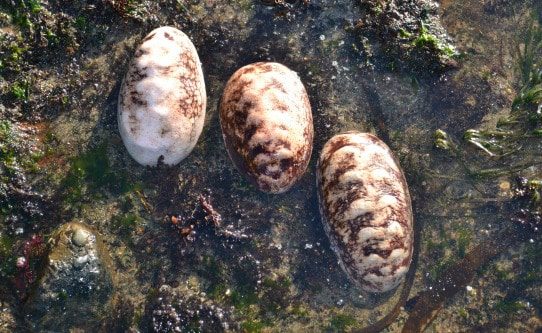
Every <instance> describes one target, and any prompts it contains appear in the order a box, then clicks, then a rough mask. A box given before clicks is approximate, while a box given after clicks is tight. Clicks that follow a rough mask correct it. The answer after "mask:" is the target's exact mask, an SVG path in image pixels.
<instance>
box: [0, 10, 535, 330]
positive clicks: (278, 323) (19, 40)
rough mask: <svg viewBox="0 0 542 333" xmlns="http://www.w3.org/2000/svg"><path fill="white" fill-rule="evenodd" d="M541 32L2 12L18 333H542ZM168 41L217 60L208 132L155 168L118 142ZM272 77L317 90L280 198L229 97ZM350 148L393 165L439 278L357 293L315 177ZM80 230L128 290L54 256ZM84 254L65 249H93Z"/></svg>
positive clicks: (419, 20) (432, 19)
mask: <svg viewBox="0 0 542 333" xmlns="http://www.w3.org/2000/svg"><path fill="white" fill-rule="evenodd" d="M541 13H542V11H541V8H540V4H538V2H536V1H531V0H521V1H513V2H511V1H501V0H497V1H490V0H483V1H470V2H469V1H461V0H446V1H438V2H437V1H429V0H420V1H414V0H385V1H380V0H378V1H376V0H368V1H359V0H337V1H324V0H310V1H303V0H299V1H293V0H292V1H289V0H284V1H260V0H258V1H252V0H250V1H249V0H236V1H226V0H216V1H196V0H158V1H150V0H98V1H90V0H83V1H67V0H6V1H0V331H9V332H19V331H21V332H23V331H25V332H26V331H36V330H38V329H37V328H38V327H40V325H44V324H46V326H47V325H59V326H55V327H61V329H59V330H58V331H62V330H65V331H70V330H71V331H78V330H84V329H85V325H87V326H88V325H90V326H92V331H98V332H99V331H103V332H106V331H107V332H117V331H118V332H125V331H141V332H176V331H178V332H223V331H224V332H265V333H267V332H370V331H377V329H383V328H385V330H384V331H386V330H387V331H389V332H400V331H402V330H404V331H409V330H411V331H420V329H421V328H427V329H426V331H435V332H440V331H444V332H463V331H482V332H484V331H487V332H493V331H499V330H502V331H510V332H532V331H534V332H536V331H537V330H539V329H540V327H542V318H541V317H540V313H541V311H542V308H541V304H542V298H541V290H542V284H541V283H542V282H541V279H540V275H541V274H542V272H541V267H542V265H541V259H540V258H542V252H541V245H540V244H541V242H540V237H539V230H540V214H541V209H540V202H541V199H540V198H541V194H542V190H541V186H540V184H541V178H542V177H541V175H542V171H541V167H542V160H541V158H540V149H541V145H542V143H541V140H542V135H541V133H542V118H540V103H541V102H542V75H541V74H540V73H541V72H540V69H541V67H540V66H541V59H542V54H541V52H542V51H541V48H540V45H541V38H542V34H541V32H540V18H541V16H540V14H541ZM165 25H168V26H174V27H176V28H178V29H180V30H182V31H183V32H185V33H186V34H187V35H188V36H189V37H190V38H191V40H192V41H193V43H194V45H195V47H196V49H197V51H198V54H199V56H200V60H201V63H202V68H203V72H204V77H205V84H206V92H207V96H208V107H207V110H206V112H207V116H206V119H205V123H204V127H203V132H202V134H201V137H200V139H199V141H198V143H197V145H196V147H195V148H194V150H193V151H192V153H191V154H190V155H189V156H188V157H187V158H186V159H185V160H183V161H182V163H180V164H179V165H177V166H170V167H168V166H165V165H158V166H157V167H155V168H146V167H142V166H140V165H138V164H137V163H136V162H135V161H134V160H133V159H132V158H131V157H130V155H129V154H128V152H127V151H126V149H125V147H124V145H123V143H122V140H121V138H120V134H119V131H118V126H117V119H116V114H117V104H118V95H119V92H120V90H121V82H122V78H123V77H124V76H125V74H126V70H127V69H128V66H129V62H130V58H131V57H132V55H133V54H134V52H135V50H136V48H137V46H138V45H140V44H141V41H142V39H143V38H144V37H145V36H146V35H147V34H148V33H149V32H150V31H152V30H153V29H155V28H158V27H160V26H165ZM261 61H274V62H279V63H282V64H284V65H285V66H287V67H288V68H290V69H292V70H293V71H295V72H296V73H297V75H298V76H299V78H300V80H301V82H302V83H303V85H304V87H305V89H306V91H307V94H308V98H309V100H310V104H311V109H312V110H311V111H312V116H313V123H314V129H315V131H314V133H315V135H314V151H313V154H312V158H311V160H310V161H309V165H308V168H307V172H306V173H304V174H303V176H302V177H300V179H299V181H298V182H297V183H296V184H295V185H294V186H293V187H292V188H291V189H290V190H289V191H288V192H286V193H284V194H281V195H268V194H264V193H261V192H259V191H257V190H256V189H255V188H254V187H252V186H251V185H250V184H249V183H248V182H247V181H246V179H245V178H244V177H243V175H242V174H241V173H239V172H238V171H237V169H236V168H235V166H234V165H233V164H232V163H231V161H230V160H229V156H228V154H227V151H226V147H225V146H224V144H223V139H222V133H221V129H220V123H219V113H218V106H219V104H220V97H221V96H222V93H223V90H224V86H225V84H226V82H227V80H228V78H229V77H230V76H231V75H232V74H233V73H234V72H235V71H236V70H237V69H239V68H241V67H243V66H245V65H247V64H250V63H255V62H261ZM352 130H356V131H362V132H364V131H365V132H371V133H376V134H377V135H378V136H379V137H380V139H382V140H383V141H384V142H385V143H386V144H387V145H388V146H389V147H390V148H391V150H392V151H393V153H394V154H395V155H396V156H397V158H398V160H399V162H400V164H401V167H402V169H403V170H404V173H405V176H406V181H407V183H408V186H409V191H410V193H411V197H412V203H413V212H414V214H413V215H414V225H415V229H416V230H415V232H416V234H417V236H416V237H415V239H417V241H418V242H419V246H418V248H419V250H417V253H416V255H417V256H418V257H419V260H418V261H417V263H416V264H415V265H413V270H412V271H411V275H409V276H408V280H407V281H406V282H402V283H401V285H400V286H399V287H398V288H396V289H394V290H392V291H389V292H388V293H385V294H382V295H377V294H372V293H368V292H364V291H362V290H360V289H358V288H356V287H355V286H354V285H353V284H351V283H350V282H349V280H348V278H347V277H346V275H345V274H344V272H343V271H342V270H341V268H340V266H339V264H338V263H337V257H336V256H335V254H334V253H333V251H332V249H331V248H330V242H329V240H328V239H327V236H326V234H325V231H324V230H323V226H322V224H321V222H320V213H319V211H318V200H317V193H316V188H315V166H316V159H317V157H318V156H319V153H320V150H321V148H322V147H323V145H324V143H325V142H326V141H327V140H328V139H329V138H331V137H332V136H333V135H336V134H339V133H344V132H347V131H352ZM78 224H83V225H86V226H88V228H89V230H92V231H93V233H94V232H95V233H96V235H99V237H100V239H101V240H102V241H103V247H101V246H100V253H101V254H102V253H103V254H105V255H104V256H103V257H102V258H101V259H103V260H104V261H103V263H104V266H103V267H106V271H107V272H111V273H112V274H111V281H109V280H108V279H102V280H100V279H98V280H92V279H91V280H89V281H91V282H92V283H85V282H84V281H83V282H81V283H79V282H78V283H73V284H72V282H73V281H72V282H70V281H69V277H70V276H76V277H79V276H85V277H90V276H93V275H92V274H91V269H90V268H92V267H93V266H92V265H90V264H91V263H93V262H95V258H92V255H89V256H88V257H85V253H86V252H85V253H83V252H80V251H79V252H78V251H75V252H73V253H76V254H77V255H74V256H73V257H64V255H65V254H66V253H67V252H64V251H61V248H59V247H58V246H53V243H54V242H55V241H57V238H56V237H57V235H56V234H55V230H63V228H66V226H68V225H72V226H73V225H78ZM82 235H83V236H82ZM70 237H71V236H70ZM70 237H68V238H66V239H64V240H63V241H62V242H66V241H67V242H66V243H62V244H66V247H62V248H63V249H69V251H74V249H75V250H76V249H77V248H76V247H75V246H77V245H76V244H79V243H81V244H82V243H84V239H85V237H84V234H79V235H78V236H77V237H74V238H73V239H72V238H70ZM70 239H72V240H71V241H70ZM70 242H71V243H70ZM52 249H56V250H55V251H53V252H54V253H56V254H58V255H59V256H60V257H61V258H64V259H65V260H64V261H63V262H67V263H70V265H67V266H66V267H63V268H62V267H61V268H62V269H60V270H58V271H57V272H63V273H62V274H63V275H62V276H61V277H62V279H55V280H54V281H56V282H54V283H53V284H51V283H48V282H46V281H43V280H41V279H40V278H41V277H43V276H49V277H50V276H53V277H54V276H57V277H59V276H58V274H57V275H55V274H52V275H51V272H50V271H48V270H43V268H42V267H44V266H45V267H50V266H49V265H50V263H48V262H47V258H48V256H49V255H50V253H51V252H50V251H52ZM70 253H71V252H70ZM89 253H91V252H89ZM87 254H88V253H87ZM85 265H86V266H85ZM89 265H90V266H89ZM76 266H77V267H76ZM81 267H83V269H81ZM85 267H86V268H85ZM85 269H88V270H87V271H85ZM82 273H85V274H86V273H89V275H81V274H82ZM64 278H66V279H64ZM50 281H53V280H50ZM87 282H88V281H87ZM110 282H111V283H110ZM56 283H58V284H59V285H57V284H56ZM98 285H100V288H99V289H98V288H95V287H97V286H98ZM410 285H412V288H411V289H409V288H408V287H410ZM74 286H76V287H77V288H75V287H74ZM88 286H92V288H91V289H92V290H90V289H89V288H87V287H88ZM52 287H54V288H52ZM57 287H59V288H57ZM39 290H41V291H44V290H45V291H46V292H44V293H41V292H40V293H39V295H41V296H38V294H34V297H32V296H31V295H33V291H39ZM47 290H54V295H53V294H51V295H53V296H54V297H52V298H50V299H49V298H48V296H47V295H48V293H47ZM76 291H77V292H76ZM87 296H88V297H87ZM78 297H80V298H78ZM85 299H87V301H85ZM88 300H93V301H88ZM404 300H407V302H406V304H403V301H404ZM49 301H52V302H53V303H54V304H57V305H60V307H58V308H55V311H56V312H55V313H58V314H59V315H58V318H67V319H62V322H60V320H59V319H58V318H52V317H51V316H49V317H48V316H47V314H46V311H42V310H43V309H45V308H46V307H47V304H48V303H47V302H49ZM53 303H51V304H53ZM396 305H398V307H396ZM402 305H403V306H402ZM62 306H64V308H62ZM25 309H26V311H27V312H25ZM31 309H38V310H39V311H38V310H35V311H33V310H31ZM50 313H52V312H50ZM26 315H28V316H26ZM375 325H376V326H375ZM90 326H88V327H90Z"/></svg>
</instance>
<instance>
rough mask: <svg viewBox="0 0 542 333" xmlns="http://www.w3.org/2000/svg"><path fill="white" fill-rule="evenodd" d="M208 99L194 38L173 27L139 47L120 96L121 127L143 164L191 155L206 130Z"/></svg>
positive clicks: (174, 161)
mask: <svg viewBox="0 0 542 333" xmlns="http://www.w3.org/2000/svg"><path fill="white" fill-rule="evenodd" d="M206 102H207V96H206V93H205V82H204V78H203V72H202V69H201V63H200V60H199V57H198V54H197V52H196V48H195V47H194V45H193V44H192V42H191V41H190V39H189V38H188V37H187V36H186V35H185V34H184V33H183V32H182V31H180V30H178V29H176V28H173V27H161V28H158V29H155V30H153V31H151V32H150V33H149V34H148V35H147V36H146V37H145V38H144V39H143V42H142V44H141V45H140V46H139V47H138V48H137V50H136V52H135V56H134V58H133V60H132V62H131V64H130V67H129V69H128V73H127V74H126V77H125V78H124V81H123V83H122V87H121V90H120V94H119V102H118V125H119V130H120V135H121V137H122V140H123V141H124V145H125V146H126V148H127V150H128V152H129V153H130V155H131V156H132V157H133V158H134V159H135V160H136V161H137V162H138V163H140V164H142V165H148V166H155V165H157V164H158V161H159V160H162V162H163V163H164V164H168V165H174V164H177V163H179V162H180V161H181V160H183V159H184V158H185V157H186V156H188V154H189V153H190V152H191V151H192V149H193V148H194V146H195V145H196V142H197V141H198V138H199V135H200V134H201V130H202V128H203V122H204V118H205V108H206Z"/></svg>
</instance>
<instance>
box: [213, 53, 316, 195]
mask: <svg viewBox="0 0 542 333" xmlns="http://www.w3.org/2000/svg"><path fill="white" fill-rule="evenodd" d="M220 124H221V126H222V134H223V136H224V141H225V143H226V148H227V150H228V154H229V155H230V158H231V159H232V161H233V162H234V164H235V165H236V167H237V168H238V169H239V170H240V171H241V172H243V173H245V174H246V175H247V177H248V179H249V180H250V181H251V182H252V183H253V184H255V185H256V186H257V187H258V188H259V189H260V190H262V191H264V192H268V193H282V192H285V191H287V190H288V189H289V188H290V187H291V186H292V185H293V184H294V183H295V182H296V181H297V180H298V179H299V178H300V177H301V176H302V175H303V173H304V172H305V170H306V169H307V165H308V163H309V159H310V155H311V152H312V139H313V135H314V130H313V125H312V113H311V107H310V103H309V98H308V96H307V92H306V91H305V88H304V87H303V84H302V83H301V81H300V80H299V77H298V76H297V74H296V73H295V72H293V71H292V70H290V69H288V68H287V67H286V66H284V65H281V64H278V63H272V62H259V63H255V64H251V65H247V66H245V67H243V68H241V69H239V70H238V71H237V72H235V73H234V74H233V76H232V77H231V78H230V79H229V81H228V83H227V84H226V88H225V90H224V95H223V96H222V100H221V103H220Z"/></svg>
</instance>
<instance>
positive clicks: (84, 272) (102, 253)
mask: <svg viewBox="0 0 542 333" xmlns="http://www.w3.org/2000/svg"><path fill="white" fill-rule="evenodd" d="M113 286H114V279H113V275H112V271H111V266H110V259H109V257H108V253H107V252H106V249H105V247H104V244H103V243H102V240H101V238H100V236H99V235H98V234H97V233H96V232H95V231H94V230H92V229H91V228H90V227H88V226H86V225H84V224H81V223H77V222H71V223H67V224H64V225H63V226H61V227H60V228H59V229H58V230H57V231H56V232H55V234H54V236H53V238H52V249H51V251H50V253H49V255H48V257H47V260H46V263H45V267H44V268H43V272H42V273H41V278H40V279H39V281H38V282H37V286H36V289H35V290H34V292H33V293H32V294H31V295H30V297H29V299H28V301H27V303H26V311H27V313H28V315H29V318H31V324H30V325H31V326H32V327H33V328H34V329H36V330H39V331H41V330H51V331H67V330H69V329H70V326H67V325H72V326H71V328H81V329H90V330H92V329H95V328H96V327H98V325H99V324H100V321H101V320H100V316H101V315H103V314H104V313H103V312H104V311H105V310H106V308H107V307H106V306H107V303H108V301H109V299H110V297H111V295H112V292H113Z"/></svg>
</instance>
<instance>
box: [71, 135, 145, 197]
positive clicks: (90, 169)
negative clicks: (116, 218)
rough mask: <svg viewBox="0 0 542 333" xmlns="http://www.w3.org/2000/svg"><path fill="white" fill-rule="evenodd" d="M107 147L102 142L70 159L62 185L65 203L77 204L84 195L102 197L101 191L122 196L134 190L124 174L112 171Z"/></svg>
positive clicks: (133, 185)
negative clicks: (104, 190) (105, 190)
mask: <svg viewBox="0 0 542 333" xmlns="http://www.w3.org/2000/svg"><path fill="white" fill-rule="evenodd" d="M107 147H108V145H107V143H105V142H104V143H102V144H99V145H98V146H97V147H95V148H93V149H90V150H88V151H87V152H85V153H83V154H81V155H79V156H78V157H76V158H74V159H72V161H71V163H70V166H71V167H70V171H69V172H68V175H67V176H66V178H65V179H64V181H63V184H62V185H63V188H64V189H65V191H66V195H65V201H66V202H71V203H75V202H79V201H81V200H82V199H83V197H84V196H85V195H86V194H89V195H92V196H94V197H97V196H98V197H99V196H101V195H103V193H102V191H100V190H101V189H107V190H109V191H111V192H113V193H117V194H122V193H126V192H129V191H131V190H134V189H135V188H136V184H134V183H130V182H129V181H128V178H127V176H126V175H125V174H124V173H122V172H119V171H115V170H112V168H111V165H110V162H109V157H108V155H107Z"/></svg>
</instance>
